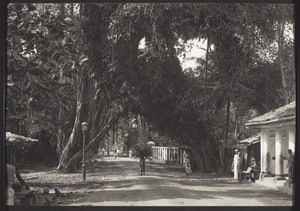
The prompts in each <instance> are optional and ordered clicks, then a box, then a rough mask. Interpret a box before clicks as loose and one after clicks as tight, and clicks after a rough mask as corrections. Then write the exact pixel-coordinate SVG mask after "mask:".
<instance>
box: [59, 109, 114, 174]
mask: <svg viewBox="0 0 300 211" xmlns="http://www.w3.org/2000/svg"><path fill="white" fill-rule="evenodd" d="M117 119H118V114H116V115H113V117H112V118H111V119H110V120H109V121H108V123H107V124H106V125H105V126H104V127H103V129H102V130H101V131H100V132H99V133H98V134H97V135H96V137H95V138H93V139H92V140H91V141H90V142H89V143H88V144H87V145H86V146H85V152H88V151H89V150H91V149H93V148H94V147H95V146H97V145H98V144H99V142H100V141H101V140H103V138H104V136H105V135H106V134H107V133H108V131H109V129H110V128H111V127H112V125H113V124H114V123H115V122H116V121H117ZM81 158H82V149H80V150H79V151H78V152H76V153H74V154H73V155H72V156H71V157H70V158H69V159H68V160H67V162H66V165H65V168H64V169H65V170H66V171H67V172H69V171H72V169H74V167H75V165H76V164H77V163H78V162H79V161H80V159H81Z"/></svg>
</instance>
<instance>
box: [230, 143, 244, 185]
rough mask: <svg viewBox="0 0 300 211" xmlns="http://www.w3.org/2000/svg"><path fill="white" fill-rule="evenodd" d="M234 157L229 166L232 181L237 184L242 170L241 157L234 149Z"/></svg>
mask: <svg viewBox="0 0 300 211" xmlns="http://www.w3.org/2000/svg"><path fill="white" fill-rule="evenodd" d="M234 152H235V155H234V157H233V162H232V166H231V171H233V179H234V180H235V181H236V182H238V181H239V172H240V171H241V170H242V157H241V152H240V151H239V150H238V149H236V150H234Z"/></svg>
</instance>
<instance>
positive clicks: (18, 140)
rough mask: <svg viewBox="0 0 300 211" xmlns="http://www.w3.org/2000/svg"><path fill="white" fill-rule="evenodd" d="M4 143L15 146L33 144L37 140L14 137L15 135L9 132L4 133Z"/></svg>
mask: <svg viewBox="0 0 300 211" xmlns="http://www.w3.org/2000/svg"><path fill="white" fill-rule="evenodd" d="M6 141H7V142H8V143H13V144H16V143H22V144H25V143H34V142H37V141H38V140H37V139H32V138H28V137H25V136H20V135H16V134H13V133H11V132H6Z"/></svg>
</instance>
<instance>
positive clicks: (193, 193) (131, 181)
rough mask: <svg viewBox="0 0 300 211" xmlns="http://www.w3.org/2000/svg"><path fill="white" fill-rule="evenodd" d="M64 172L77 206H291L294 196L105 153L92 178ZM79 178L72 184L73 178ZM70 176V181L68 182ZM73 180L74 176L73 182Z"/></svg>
mask: <svg viewBox="0 0 300 211" xmlns="http://www.w3.org/2000/svg"><path fill="white" fill-rule="evenodd" d="M64 176H65V177H64V178H65V179H64V178H62V181H61V183H58V184H56V185H57V186H59V184H60V186H59V187H60V189H61V190H62V191H72V192H73V193H72V195H71V196H72V197H71V199H70V200H69V201H66V202H64V203H62V204H61V205H72V206H291V205H292V197H291V196H290V195H287V194H284V193H281V192H278V191H276V190H270V189H266V188H265V187H262V186H259V185H256V184H255V183H241V184H239V183H235V182H233V181H232V179H231V178H228V177H224V176H221V175H217V174H200V173H197V174H193V175H191V176H189V177H187V178H186V177H185V173H184V169H183V167H180V166H177V167H176V166H171V167H170V166H169V167H166V165H164V164H149V163H147V164H146V175H143V176H140V175H139V167H138V160H136V159H129V158H121V157H119V158H117V159H116V160H114V158H112V157H103V158H98V159H95V160H94V162H93V163H92V164H91V165H90V166H89V169H88V173H87V181H85V182H83V181H81V182H76V181H77V180H80V177H81V175H80V174H73V175H69V176H66V175H64ZM72 177H73V179H71V180H72V181H73V182H74V184H73V185H72V184H69V185H67V184H66V183H67V182H66V181H67V180H70V178H72ZM63 181H65V182H63ZM71 183H72V182H71Z"/></svg>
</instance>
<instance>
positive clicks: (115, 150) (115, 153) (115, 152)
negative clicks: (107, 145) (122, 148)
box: [114, 149, 117, 159]
mask: <svg viewBox="0 0 300 211" xmlns="http://www.w3.org/2000/svg"><path fill="white" fill-rule="evenodd" d="M114 158H115V159H116V158H117V149H114Z"/></svg>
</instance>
